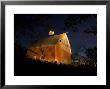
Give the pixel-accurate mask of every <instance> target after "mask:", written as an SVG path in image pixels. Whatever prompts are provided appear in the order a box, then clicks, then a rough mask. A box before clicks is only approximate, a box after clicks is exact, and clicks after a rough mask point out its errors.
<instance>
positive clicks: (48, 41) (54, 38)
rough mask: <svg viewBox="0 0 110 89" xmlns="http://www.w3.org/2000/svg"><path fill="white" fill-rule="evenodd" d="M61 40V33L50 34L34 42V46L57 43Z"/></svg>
mask: <svg viewBox="0 0 110 89" xmlns="http://www.w3.org/2000/svg"><path fill="white" fill-rule="evenodd" d="M58 40H59V35H53V36H49V37H47V38H44V39H41V40H39V41H37V42H34V43H33V44H32V47H43V46H49V45H55V44H56V43H57V42H58Z"/></svg>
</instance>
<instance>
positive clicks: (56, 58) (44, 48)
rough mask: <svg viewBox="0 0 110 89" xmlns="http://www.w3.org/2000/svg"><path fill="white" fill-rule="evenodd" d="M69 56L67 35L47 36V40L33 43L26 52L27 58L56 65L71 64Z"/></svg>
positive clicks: (69, 49)
mask: <svg viewBox="0 0 110 89" xmlns="http://www.w3.org/2000/svg"><path fill="white" fill-rule="evenodd" d="M71 56H72V52H71V47H70V43H69V39H68V37H67V33H62V34H59V35H53V34H52V35H49V37H47V38H44V39H42V40H39V41H37V42H34V43H33V44H32V45H31V46H30V47H29V48H28V49H27V51H26V57H27V58H31V59H33V60H41V61H47V62H51V63H54V62H55V63H57V64H71V62H72V58H71Z"/></svg>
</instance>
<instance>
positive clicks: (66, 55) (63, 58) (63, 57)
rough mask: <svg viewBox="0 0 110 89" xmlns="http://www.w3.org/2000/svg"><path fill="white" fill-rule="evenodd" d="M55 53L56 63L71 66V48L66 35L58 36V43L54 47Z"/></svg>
mask: <svg viewBox="0 0 110 89" xmlns="http://www.w3.org/2000/svg"><path fill="white" fill-rule="evenodd" d="M55 51H56V52H55V56H56V58H55V59H57V61H59V62H61V63H65V64H71V48H70V44H69V40H68V37H67V35H66V33H64V34H61V35H60V37H59V41H58V43H57V44H56V46H55Z"/></svg>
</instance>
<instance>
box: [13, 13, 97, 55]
mask: <svg viewBox="0 0 110 89" xmlns="http://www.w3.org/2000/svg"><path fill="white" fill-rule="evenodd" d="M68 24H69V25H68ZM50 30H53V31H54V32H55V34H60V33H63V32H68V37H69V40H70V43H71V47H72V50H73V51H74V53H78V54H80V55H85V54H84V51H85V48H89V47H94V46H97V15H96V14H86V15H85V14H42V15H40V14H38V15H37V14H33V15H32V14H30V15H29V14H24V15H23V14H15V15H14V35H15V37H14V38H15V40H14V41H15V43H17V44H20V45H21V46H23V47H26V48H27V47H29V46H30V44H31V43H32V42H34V41H35V40H36V41H37V40H39V39H41V38H44V37H46V36H48V32H49V31H50ZM94 31H95V32H96V34H94V33H93V32H94Z"/></svg>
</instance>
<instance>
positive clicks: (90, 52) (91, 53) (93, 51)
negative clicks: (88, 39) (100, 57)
mask: <svg viewBox="0 0 110 89" xmlns="http://www.w3.org/2000/svg"><path fill="white" fill-rule="evenodd" d="M85 53H86V56H87V57H88V58H90V59H92V61H94V62H96V61H97V48H96V47H94V48H87V49H86V51H85Z"/></svg>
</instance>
